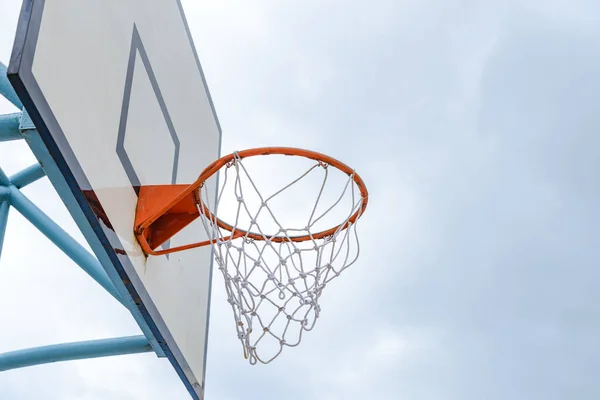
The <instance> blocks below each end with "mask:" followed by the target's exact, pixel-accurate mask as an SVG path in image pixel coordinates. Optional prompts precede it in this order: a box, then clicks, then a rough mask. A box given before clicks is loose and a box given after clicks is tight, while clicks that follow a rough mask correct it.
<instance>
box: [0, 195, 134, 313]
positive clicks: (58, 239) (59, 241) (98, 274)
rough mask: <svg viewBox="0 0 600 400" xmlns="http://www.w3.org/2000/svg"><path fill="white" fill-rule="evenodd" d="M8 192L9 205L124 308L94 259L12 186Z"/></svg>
mask: <svg viewBox="0 0 600 400" xmlns="http://www.w3.org/2000/svg"><path fill="white" fill-rule="evenodd" d="M8 190H9V191H10V203H11V205H12V206H13V207H14V208H16V209H17V211H18V212H19V213H21V215H23V216H24V217H25V218H27V219H28V220H29V222H31V223H32V224H33V225H34V226H35V227H36V228H37V229H39V231H40V232H42V233H43V234H44V235H45V236H46V237H47V238H48V239H50V241H52V243H54V244H55V245H56V247H58V248H59V249H61V250H62V251H63V252H64V253H65V254H66V255H67V256H69V258H71V260H73V261H75V263H77V265H79V266H80V267H81V268H82V269H83V270H84V271H85V272H87V274H88V275H90V276H91V277H92V278H93V279H94V280H95V281H96V282H98V283H99V284H100V286H102V287H103V288H104V289H105V290H106V291H107V292H108V293H110V294H111V295H112V296H113V297H114V298H115V299H117V300H118V301H119V302H120V303H121V304H123V305H124V306H125V303H124V302H123V300H122V299H121V296H120V295H119V293H118V292H117V289H116V288H115V287H114V285H113V284H112V282H111V281H110V279H109V277H108V275H107V274H106V272H105V271H104V269H103V268H102V265H101V264H100V262H99V261H98V259H97V258H96V257H94V256H93V255H92V254H90V253H89V252H88V251H87V250H86V249H85V248H84V247H83V246H81V245H80V244H79V243H78V242H77V241H76V240H75V239H73V238H72V237H71V236H69V234H68V233H67V232H65V231H64V230H63V229H62V228H61V227H60V226H59V225H58V224H57V223H56V222H54V221H53V220H52V219H51V218H50V217H48V216H47V215H46V214H44V212H43V211H42V210H40V209H39V208H37V206H36V205H35V204H33V203H32V202H31V200H29V199H28V198H27V197H25V195H24V194H23V193H21V192H20V191H19V189H17V188H16V187H14V186H10V187H9V188H8Z"/></svg>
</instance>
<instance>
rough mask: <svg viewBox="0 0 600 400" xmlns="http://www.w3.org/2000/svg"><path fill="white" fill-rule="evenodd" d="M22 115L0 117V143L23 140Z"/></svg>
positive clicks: (14, 114)
mask: <svg viewBox="0 0 600 400" xmlns="http://www.w3.org/2000/svg"><path fill="white" fill-rule="evenodd" d="M20 121H21V113H13V114H3V115H0V142H7V141H9V140H17V139H23V136H22V135H21V131H20V130H19V124H20Z"/></svg>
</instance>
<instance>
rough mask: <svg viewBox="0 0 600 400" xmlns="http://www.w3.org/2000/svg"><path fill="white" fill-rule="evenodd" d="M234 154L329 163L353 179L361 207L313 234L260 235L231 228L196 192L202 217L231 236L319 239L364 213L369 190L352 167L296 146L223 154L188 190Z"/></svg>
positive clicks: (278, 239) (243, 156)
mask: <svg viewBox="0 0 600 400" xmlns="http://www.w3.org/2000/svg"><path fill="white" fill-rule="evenodd" d="M236 154H237V158H239V159H244V158H249V157H255V156H268V155H273V154H279V155H285V156H298V157H304V158H309V159H311V160H315V161H320V162H323V163H325V164H327V165H330V166H332V167H334V168H336V169H339V170H340V171H342V172H344V173H345V174H346V175H348V176H353V181H354V183H356V186H357V187H358V189H359V191H360V194H361V198H362V204H361V207H359V209H358V210H356V212H355V213H354V214H352V216H350V218H349V219H348V220H347V221H346V222H344V223H341V224H339V225H337V226H334V227H333V228H330V229H327V230H324V231H321V232H318V233H315V234H313V235H300V236H263V235H260V234H257V233H253V232H248V231H244V230H242V229H237V228H234V227H233V226H232V225H230V224H228V223H227V222H225V221H222V220H220V219H218V218H217V217H216V216H215V215H213V214H212V213H211V212H210V210H209V209H208V207H207V206H206V205H205V204H204V203H203V202H202V200H201V199H200V195H199V193H198V194H197V197H196V198H197V200H198V203H199V205H200V206H201V207H202V208H203V209H204V213H205V216H206V215H209V216H210V219H211V220H212V221H216V223H217V226H219V228H222V229H224V230H226V231H229V232H233V231H234V230H235V233H234V234H233V235H232V236H233V238H234V239H235V238H239V237H247V238H249V239H254V240H271V241H273V242H276V243H281V242H287V241H292V242H304V241H307V240H313V239H323V238H326V237H328V236H331V235H333V234H334V233H335V232H336V231H337V230H338V229H340V230H343V229H346V228H347V227H348V226H350V224H353V223H354V222H355V221H356V220H357V219H358V218H360V217H361V215H362V214H363V213H364V212H365V210H366V208H367V202H368V199H369V193H368V191H367V187H366V185H365V183H364V181H363V180H362V178H361V177H360V176H359V175H358V174H357V173H356V172H355V171H354V170H353V169H352V168H350V167H349V166H347V165H346V164H344V163H342V162H341V161H338V160H336V159H335V158H333V157H329V156H327V155H325V154H321V153H317V152H316V151H310V150H303V149H296V148H293V147H261V148H256V149H248V150H242V151H239V152H237V153H232V154H228V155H226V156H224V157H221V158H219V159H218V160H216V161H214V162H213V163H212V164H210V165H209V166H208V167H206V168H205V169H204V171H202V173H201V174H200V176H199V177H198V179H197V180H196V181H195V182H194V183H193V184H192V185H191V186H190V189H191V190H195V191H196V190H197V191H199V190H200V188H201V187H202V185H203V184H204V182H206V180H207V179H208V178H210V177H211V176H213V175H214V174H216V173H217V172H218V171H219V170H220V169H221V168H223V167H224V166H226V165H227V164H228V163H230V162H231V161H233V160H234V159H235V158H236ZM210 242H211V241H208V243H210Z"/></svg>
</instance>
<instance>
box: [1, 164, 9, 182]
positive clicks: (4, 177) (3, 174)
mask: <svg viewBox="0 0 600 400" xmlns="http://www.w3.org/2000/svg"><path fill="white" fill-rule="evenodd" d="M0 185H1V186H8V185H10V179H8V176H6V174H5V173H4V171H2V168H0Z"/></svg>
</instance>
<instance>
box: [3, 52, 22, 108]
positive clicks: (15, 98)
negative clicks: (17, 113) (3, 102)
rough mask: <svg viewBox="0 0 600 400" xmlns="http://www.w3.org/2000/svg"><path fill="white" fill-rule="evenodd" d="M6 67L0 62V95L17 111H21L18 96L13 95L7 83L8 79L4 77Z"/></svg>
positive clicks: (10, 86)
mask: <svg viewBox="0 0 600 400" xmlns="http://www.w3.org/2000/svg"><path fill="white" fill-rule="evenodd" d="M6 70H7V68H6V65H4V64H2V63H1V62H0V95H2V96H4V97H6V99H7V100H8V101H10V102H11V103H12V104H13V105H14V106H15V107H17V108H18V109H19V110H22V109H23V103H22V102H21V99H19V96H17V94H16V93H15V90H14V89H13V87H12V85H11V84H10V82H9V81H8V77H7V76H6Z"/></svg>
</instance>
